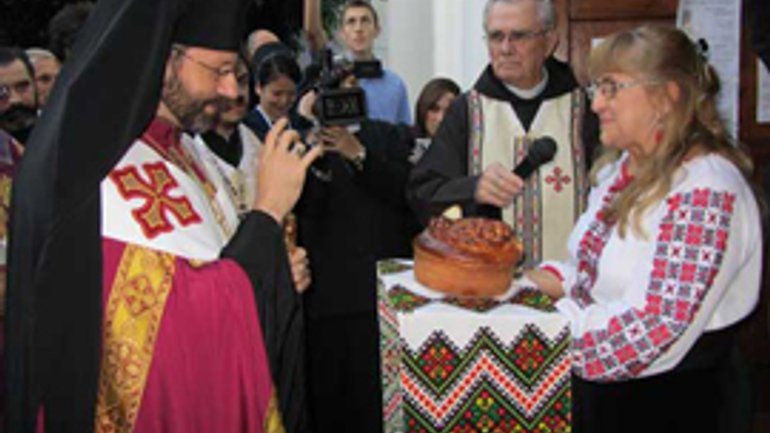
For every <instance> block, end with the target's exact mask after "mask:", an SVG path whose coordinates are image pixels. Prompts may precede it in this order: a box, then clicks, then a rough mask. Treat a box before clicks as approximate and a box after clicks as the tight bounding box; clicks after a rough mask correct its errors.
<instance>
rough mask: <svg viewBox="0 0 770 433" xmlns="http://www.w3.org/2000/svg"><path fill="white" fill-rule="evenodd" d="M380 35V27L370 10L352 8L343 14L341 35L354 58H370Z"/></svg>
mask: <svg viewBox="0 0 770 433" xmlns="http://www.w3.org/2000/svg"><path fill="white" fill-rule="evenodd" d="M379 34H380V27H379V25H378V24H377V22H376V21H375V19H374V14H372V11H371V10H369V8H367V7H350V8H348V9H347V10H346V11H345V13H344V14H343V16H342V23H340V30H339V35H340V39H341V40H342V42H343V43H344V44H345V47H346V48H347V49H348V50H349V51H350V52H351V53H352V54H353V57H354V58H356V59H368V58H370V57H371V56H372V49H373V48H374V40H375V39H376V38H377V36H378V35H379Z"/></svg>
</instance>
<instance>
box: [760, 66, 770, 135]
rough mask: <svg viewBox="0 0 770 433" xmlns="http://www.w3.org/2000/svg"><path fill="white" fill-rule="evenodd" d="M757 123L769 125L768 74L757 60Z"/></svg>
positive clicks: (769, 80) (769, 84) (769, 74)
mask: <svg viewBox="0 0 770 433" xmlns="http://www.w3.org/2000/svg"><path fill="white" fill-rule="evenodd" d="M757 123H770V72H768V70H767V68H766V67H765V65H764V64H763V63H762V62H761V61H760V60H759V59H757Z"/></svg>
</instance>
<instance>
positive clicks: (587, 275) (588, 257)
mask: <svg viewBox="0 0 770 433" xmlns="http://www.w3.org/2000/svg"><path fill="white" fill-rule="evenodd" d="M632 180H633V178H632V177H631V176H630V175H629V174H628V166H627V163H626V162H624V163H623V166H622V167H621V172H620V175H619V176H618V178H617V179H616V180H615V182H614V183H613V184H612V186H610V188H609V189H608V191H607V194H606V195H605V196H604V197H602V202H603V206H602V208H601V209H600V210H599V211H598V212H597V213H596V218H595V220H594V221H593V222H592V223H591V224H590V225H589V226H588V230H586V232H585V234H584V235H583V239H581V240H580V247H579V248H578V253H577V259H578V265H577V278H576V280H575V284H574V285H573V286H572V287H571V288H570V290H569V293H570V297H571V298H572V299H573V300H575V301H576V302H577V303H578V305H580V306H581V307H583V308H585V307H587V306H588V305H591V304H593V303H594V300H593V298H592V297H591V293H590V292H591V288H593V286H594V283H595V282H596V276H597V269H598V268H599V259H600V258H601V255H602V251H604V247H605V245H606V244H607V241H608V239H609V237H610V234H611V233H612V228H613V227H614V225H615V222H614V221H609V220H608V219H607V217H606V215H605V212H604V209H605V208H606V207H607V206H609V205H610V204H612V202H613V201H614V200H615V197H617V196H618V194H620V193H621V192H622V191H623V190H624V189H626V187H628V185H629V184H630V183H631V181H632Z"/></svg>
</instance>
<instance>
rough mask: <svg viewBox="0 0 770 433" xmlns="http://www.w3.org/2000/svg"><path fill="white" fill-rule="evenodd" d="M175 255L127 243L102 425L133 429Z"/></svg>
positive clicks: (112, 315) (108, 332)
mask: <svg viewBox="0 0 770 433" xmlns="http://www.w3.org/2000/svg"><path fill="white" fill-rule="evenodd" d="M174 269H175V268H174V256H173V255H171V254H167V253H161V252H157V251H152V250H149V249H147V248H142V247H138V246H135V245H128V246H126V249H125V251H124V252H123V257H122V258H121V261H120V265H119V266H118V271H117V274H116V277H115V281H114V283H113V287H112V292H111V293H110V298H109V300H108V302H107V308H106V311H105V322H104V351H103V354H102V367H101V374H100V378H99V395H98V397H97V405H96V431H97V432H99V433H107V432H109V433H113V432H126V433H128V432H132V431H133V430H134V424H135V422H136V417H137V414H138V412H139V406H140V404H141V401H142V395H143V393H144V389H145V386H146V383H147V375H148V372H149V370H150V363H151V361H152V355H153V351H154V349H155V341H156V339H157V336H158V330H159V328H160V321H161V318H162V317H163V310H164V307H165V305H166V300H167V299H168V295H169V293H170V292H171V286H172V279H173V275H174Z"/></svg>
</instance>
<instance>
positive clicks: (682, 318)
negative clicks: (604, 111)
mask: <svg viewBox="0 0 770 433" xmlns="http://www.w3.org/2000/svg"><path fill="white" fill-rule="evenodd" d="M609 194H610V195H612V194H613V191H612V189H610V191H609ZM734 203H735V196H734V195H733V194H730V193H727V192H716V191H712V190H709V189H697V190H694V191H692V192H687V193H682V194H677V195H675V196H674V197H672V198H670V199H669V200H668V213H667V215H666V216H665V217H664V218H663V220H662V221H661V223H660V226H659V227H660V230H659V234H658V237H657V239H656V243H655V248H654V251H655V257H654V258H653V262H652V269H651V270H650V281H649V283H648V286H647V287H646V288H645V298H646V303H645V305H644V306H642V307H641V308H630V309H628V310H626V311H624V312H620V313H618V314H617V315H615V316H612V317H610V318H609V319H608V320H607V324H606V326H605V327H604V328H603V329H597V330H591V331H587V332H586V333H584V334H583V335H582V336H581V337H578V338H575V339H573V348H574V349H576V351H578V354H577V355H576V356H575V357H574V361H575V363H574V364H573V365H574V367H575V369H576V370H577V371H578V372H579V374H580V375H581V376H583V377H586V378H589V379H602V380H607V379H610V380H619V379H627V378H629V377H634V376H636V375H638V374H639V373H640V372H642V371H644V369H646V368H647V367H649V366H650V365H651V364H652V363H654V362H655V360H656V359H657V358H659V357H660V356H661V355H662V354H663V353H665V352H666V351H667V350H668V349H669V347H670V346H671V345H672V344H673V343H674V342H675V341H676V340H677V339H678V338H680V337H681V335H682V334H683V333H684V332H685V331H686V330H687V327H688V326H689V325H690V324H691V323H692V321H693V320H694V318H695V315H696V313H697V312H698V310H699V309H700V307H701V303H702V302H703V299H704V298H705V296H706V294H707V293H708V291H709V289H710V288H711V285H712V283H713V282H714V278H715V277H716V275H717V273H718V272H719V269H720V265H721V263H722V260H723V254H724V251H725V249H726V248H727V240H728V235H729V230H730V221H731V217H732V211H733V209H734ZM712 214H714V217H713V218H712V217H711V215H712ZM605 224H606V223H605V222H604V221H602V220H597V221H595V222H594V223H593V224H592V225H591V228H590V230H589V231H588V232H587V233H586V234H585V236H584V238H583V241H582V242H581V251H582V252H581V253H579V258H580V264H579V266H578V272H579V275H578V281H577V284H576V285H575V286H573V287H572V288H571V291H570V293H571V296H572V298H573V299H574V300H575V301H577V302H578V303H579V304H583V305H589V303H591V302H592V299H591V297H590V289H591V287H592V286H593V284H594V283H595V281H596V277H597V271H596V269H597V268H598V263H599V260H600V258H601V254H602V252H603V249H604V246H605V245H606V243H607V242H608V240H609V237H610V234H611V231H610V230H609V229H608V228H609V227H608V226H606V225H605Z"/></svg>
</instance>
